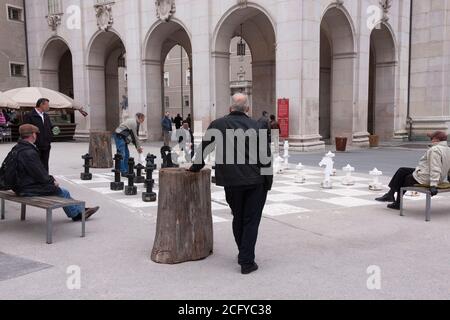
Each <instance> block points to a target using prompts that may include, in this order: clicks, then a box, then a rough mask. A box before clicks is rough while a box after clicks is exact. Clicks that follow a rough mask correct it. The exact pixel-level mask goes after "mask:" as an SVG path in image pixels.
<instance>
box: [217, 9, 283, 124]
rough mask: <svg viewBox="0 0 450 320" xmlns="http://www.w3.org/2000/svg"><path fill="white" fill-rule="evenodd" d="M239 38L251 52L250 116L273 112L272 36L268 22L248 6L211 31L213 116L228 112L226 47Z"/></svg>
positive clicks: (227, 50) (234, 12)
mask: <svg viewBox="0 0 450 320" xmlns="http://www.w3.org/2000/svg"><path fill="white" fill-rule="evenodd" d="M235 37H242V38H243V40H244V41H245V43H246V44H248V48H247V50H250V52H251V66H252V72H251V73H252V77H251V80H250V79H247V80H249V81H251V82H252V90H251V91H252V115H253V116H254V117H255V118H258V117H260V116H261V114H262V112H263V111H267V112H269V113H271V114H275V113H276V74H275V66H276V65H275V61H276V52H275V51H276V47H275V45H276V35H275V30H274V26H273V23H272V21H271V20H270V19H269V17H268V16H267V15H266V14H265V13H264V12H263V11H261V10H260V9H258V8H255V7H252V6H248V7H246V8H240V9H236V10H234V11H232V12H230V13H229V14H228V15H226V16H224V17H223V18H222V20H221V22H220V23H219V26H218V28H217V29H216V32H215V37H214V44H213V52H212V55H213V59H214V68H215V77H216V79H215V97H216V99H215V100H216V106H215V117H222V116H224V115H225V114H227V113H228V110H229V106H230V100H231V99H230V98H231V93H232V90H231V89H230V45H231V43H232V39H233V38H235Z"/></svg>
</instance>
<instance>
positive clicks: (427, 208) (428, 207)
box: [400, 184, 450, 222]
mask: <svg viewBox="0 0 450 320" xmlns="http://www.w3.org/2000/svg"><path fill="white" fill-rule="evenodd" d="M408 191H412V192H418V193H423V194H425V195H426V197H427V199H426V206H425V221H427V222H429V221H431V198H432V197H431V191H430V188H429V187H426V186H414V187H407V188H402V189H401V191H400V216H402V217H403V216H404V203H403V197H404V196H405V193H406V192H408ZM438 191H439V194H441V193H447V192H450V185H448V184H445V185H443V186H439V187H438Z"/></svg>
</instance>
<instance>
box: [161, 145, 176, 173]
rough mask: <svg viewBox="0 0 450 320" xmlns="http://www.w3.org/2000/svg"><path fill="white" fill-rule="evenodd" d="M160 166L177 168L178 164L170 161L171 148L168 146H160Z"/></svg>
mask: <svg viewBox="0 0 450 320" xmlns="http://www.w3.org/2000/svg"><path fill="white" fill-rule="evenodd" d="M161 159H162V165H161V168H162V169H165V168H178V167H179V166H178V165H176V164H174V163H173V161H172V149H171V148H170V147H169V146H164V147H162V148H161Z"/></svg>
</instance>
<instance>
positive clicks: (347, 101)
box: [27, 0, 410, 150]
mask: <svg viewBox="0 0 450 320" xmlns="http://www.w3.org/2000/svg"><path fill="white" fill-rule="evenodd" d="M175 2H176V12H175V14H174V15H173V17H172V18H171V22H169V23H164V22H161V21H160V20H158V18H157V17H156V9H155V3H154V1H147V0H136V1H127V0H116V1H115V3H114V4H112V15H113V17H114V23H113V25H112V28H111V29H110V32H113V33H114V34H115V35H117V37H118V38H120V39H121V41H122V42H123V46H124V47H125V49H126V52H127V72H128V95H129V108H130V113H134V112H144V113H147V114H148V118H149V119H148V121H147V126H146V132H145V135H146V136H147V137H148V138H149V139H151V140H153V139H159V138H160V131H161V130H160V128H159V118H160V115H161V113H162V107H161V101H162V96H161V83H160V81H157V80H156V79H161V74H162V72H161V70H162V69H161V65H162V63H161V58H160V54H161V51H160V50H162V49H164V48H163V47H161V49H158V48H160V47H159V46H160V45H161V43H162V42H164V41H166V40H167V41H168V42H169V44H170V41H172V40H174V39H175V40H174V41H175V42H176V41H179V42H186V43H188V45H187V46H188V47H189V50H187V51H188V54H189V55H190V56H191V57H192V58H191V59H192V68H193V85H192V91H193V110H192V112H193V116H194V120H196V121H197V124H196V126H195V131H196V134H201V132H202V131H203V130H204V129H205V128H206V126H207V125H208V124H209V122H210V121H211V120H213V119H214V118H216V117H217V116H220V115H222V114H223V113H224V112H226V110H227V108H228V104H229V80H230V74H229V72H230V71H229V70H230V52H229V47H230V42H229V41H230V39H231V38H233V37H236V36H238V35H239V25H240V23H242V22H243V21H242V20H244V25H245V32H244V33H246V34H245V35H244V36H245V38H246V39H245V40H246V41H247V42H248V43H249V45H250V46H251V47H252V54H253V61H252V73H253V74H252V78H253V87H254V88H253V91H254V92H253V93H254V103H253V105H254V111H255V112H254V113H255V114H258V113H259V112H260V111H261V110H260V109H261V108H270V110H269V111H270V112H275V111H276V101H277V99H278V98H289V99H290V141H291V146H292V148H293V149H296V150H311V149H322V148H323V147H324V144H323V142H321V136H320V135H319V92H320V30H321V28H320V26H321V22H322V18H323V17H324V16H325V14H326V12H328V10H333V12H336V10H337V11H339V12H341V13H342V15H343V16H344V17H345V20H346V21H347V22H345V23H346V24H347V25H348V26H350V27H349V30H351V38H352V43H353V45H352V48H340V49H342V50H344V51H342V52H346V53H349V54H350V56H347V58H346V59H348V61H347V62H346V63H344V64H341V67H340V68H338V69H336V70H339V72H335V74H334V79H335V82H336V83H338V82H339V80H340V79H341V78H345V79H347V80H346V81H347V84H346V85H342V86H341V87H340V90H338V91H336V90H335V91H334V92H332V93H331V94H332V95H333V94H334V99H335V100H336V101H340V104H339V105H340V108H341V109H342V110H343V111H345V116H344V115H343V114H340V113H337V114H335V115H334V118H333V119H335V120H333V121H344V120H345V121H346V122H345V123H346V127H345V129H346V130H345V134H348V135H349V139H350V141H351V142H353V143H355V144H359V145H363V146H364V145H367V144H368V135H369V133H368V132H367V131H368V130H367V119H368V99H369V98H368V96H369V89H368V87H369V60H370V59H369V52H370V34H371V28H369V27H368V26H367V22H368V20H370V19H371V15H370V14H368V13H367V12H368V11H370V10H369V9H371V8H372V9H373V8H379V0H344V1H341V0H339V1H335V0H334V1H333V0H320V1H317V0H301V1H299V0H284V1H279V0H258V1H254V2H248V3H247V2H246V1H236V0H222V1H209V0H176V1H175ZM62 8H63V10H62V11H64V14H63V15H62V23H61V25H60V26H59V27H58V28H57V29H56V31H52V30H51V28H49V26H48V24H47V21H46V19H45V16H46V15H47V14H48V12H47V7H46V6H45V5H42V1H41V0H30V1H27V9H28V12H29V21H28V25H29V44H30V46H29V51H30V66H31V81H32V83H33V84H36V85H38V84H40V85H44V86H45V83H44V82H43V79H44V77H43V75H42V72H41V71H42V70H41V64H42V59H43V55H45V47H46V45H47V44H48V43H49V41H52V39H60V40H62V41H64V42H66V43H67V44H68V47H69V48H70V49H71V51H72V55H73V67H74V68H73V69H74V95H75V98H76V99H78V100H80V101H81V102H82V103H84V104H85V105H86V106H88V109H89V108H94V107H95V108H100V105H101V102H99V101H98V100H96V98H97V97H98V96H99V93H100V92H102V90H103V89H102V85H101V82H102V78H101V76H100V73H101V72H102V71H101V70H102V69H101V66H98V65H95V66H92V65H89V64H90V61H91V60H90V57H91V58H92V54H94V56H96V55H97V54H98V52H91V51H92V50H93V49H92V48H95V43H96V41H97V40H98V39H101V38H105V36H104V34H103V33H104V32H103V31H100V30H99V28H98V26H97V19H96V15H95V10H94V1H90V0H85V1H80V0H62ZM77 8H80V11H79V12H80V18H81V24H80V25H82V26H83V27H82V28H77V27H76V23H75V28H74V27H73V26H74V24H73V22H74V17H76V16H77ZM409 12H410V0H399V1H394V2H393V3H392V7H391V8H390V9H389V12H388V13H387V16H388V18H389V19H388V20H387V21H385V22H384V24H385V25H386V26H387V27H388V29H389V30H390V32H391V33H392V38H393V39H394V42H395V61H394V62H392V63H393V64H395V68H394V70H395V71H394V76H395V80H394V81H393V86H394V87H395V101H394V102H393V104H392V107H391V108H392V110H391V112H392V114H393V117H394V124H393V126H394V128H392V132H394V135H395V136H399V137H402V136H403V135H404V133H405V132H406V131H405V130H406V114H407V84H408V62H409V61H408V47H409ZM331 16H333V14H332V15H331ZM174 25H178V26H182V28H183V29H184V31H183V32H184V33H183V34H184V35H183V34H181V33H176V32H175V31H176V30H172V29H171V28H172V27H173V26H174ZM345 28H347V27H345V26H342V25H339V23H338V24H337V25H336V32H337V33H338V34H337V39H339V32H341V31H342V30H343V29H345ZM171 32H172V33H171ZM173 32H175V33H173ZM167 41H166V42H167ZM166 42H164V43H166ZM337 43H338V41H337ZM105 44H106V42H105ZM175 44H176V43H175ZM350 51H352V52H350ZM334 58H335V59H334V60H333V61H335V62H337V61H338V58H339V56H338V55H337V52H336V54H335V56H334ZM349 66H350V67H349ZM94 73H95V74H96V75H97V76H96V77H92V75H93V74H94ZM158 82H159V83H158ZM91 114H95V112H94V113H92V112H91ZM99 114H100V115H101V114H102V113H99ZM348 116H350V118H351V119H350V121H348V120H347V119H346V118H347V117H348ZM102 117H103V116H102ZM102 121H103V120H102ZM77 122H78V124H79V125H78V134H80V135H82V134H87V133H88V132H89V130H91V129H98V128H97V127H98V126H102V124H101V121H96V119H92V118H88V119H82V118H78V119H77ZM94 123H96V124H95V125H93V124H94ZM335 127H336V128H338V127H339V125H336V126H335ZM341 127H342V126H341ZM336 134H339V132H336Z"/></svg>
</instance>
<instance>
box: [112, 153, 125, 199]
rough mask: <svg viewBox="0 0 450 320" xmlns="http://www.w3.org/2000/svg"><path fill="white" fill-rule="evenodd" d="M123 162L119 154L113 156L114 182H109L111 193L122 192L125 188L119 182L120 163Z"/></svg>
mask: <svg viewBox="0 0 450 320" xmlns="http://www.w3.org/2000/svg"><path fill="white" fill-rule="evenodd" d="M122 160H123V157H122V155H121V154H119V153H118V154H116V155H115V156H114V170H113V171H112V172H114V182H111V190H112V191H122V190H123V189H124V188H125V184H124V183H123V182H122V181H121V172H120V162H121V161H122Z"/></svg>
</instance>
